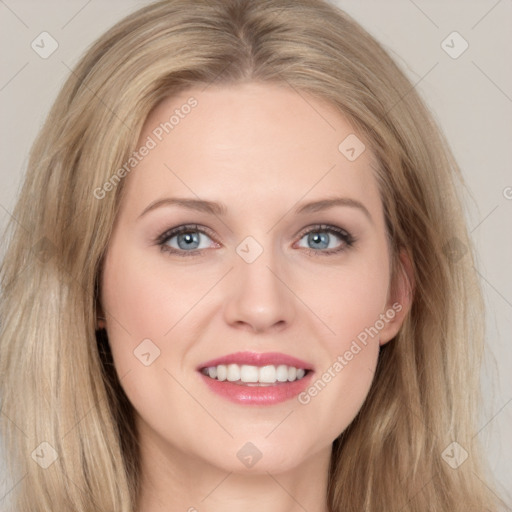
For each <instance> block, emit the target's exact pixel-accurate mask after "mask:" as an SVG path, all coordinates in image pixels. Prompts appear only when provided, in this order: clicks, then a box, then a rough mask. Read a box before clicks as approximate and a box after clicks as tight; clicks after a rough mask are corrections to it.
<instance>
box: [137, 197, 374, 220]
mask: <svg viewBox="0 0 512 512" xmlns="http://www.w3.org/2000/svg"><path fill="white" fill-rule="evenodd" d="M162 206H181V207H182V208H186V209H188V210H193V211H198V212H204V213H209V214H212V215H218V216H223V215H226V213H227V211H228V209H227V207H226V205H225V204H223V203H216V202H214V201H207V200H205V199H191V198H185V197H166V198H164V199H157V200H156V201H153V202H152V203H150V204H149V205H148V206H146V208H144V210H143V211H142V213H141V214H140V215H139V217H138V218H139V219H140V218H141V217H143V216H144V215H146V214H147V213H148V212H150V211H152V210H155V209H157V208H160V207H162ZM336 206H348V207H351V208H356V209H358V210H360V211H361V212H362V213H364V215H365V216H366V217H367V218H368V220H369V221H370V222H371V223H372V224H373V219H372V216H371V214H370V212H369V211H368V209H367V208H366V206H365V205H364V204H363V203H361V201H358V200H357V199H352V198H350V197H329V198H325V199H320V200H317V201H311V202H309V203H304V204H301V205H299V206H298V207H297V208H295V209H294V210H293V212H294V214H296V215H297V214H304V213H314V212H319V211H324V210H328V209H330V208H334V207H336Z"/></svg>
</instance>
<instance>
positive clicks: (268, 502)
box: [137, 438, 330, 512]
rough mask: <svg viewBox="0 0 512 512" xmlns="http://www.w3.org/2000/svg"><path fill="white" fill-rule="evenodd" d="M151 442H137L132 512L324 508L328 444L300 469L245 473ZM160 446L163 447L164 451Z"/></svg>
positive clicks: (319, 510)
mask: <svg viewBox="0 0 512 512" xmlns="http://www.w3.org/2000/svg"><path fill="white" fill-rule="evenodd" d="M159 444H160V443H159V442H158V441H155V440H148V439H147V438H146V440H145V441H144V442H143V443H141V447H140V448H141V471H142V481H141V493H140V497H139V504H138V507H137V512H169V511H176V510H177V511H183V512H202V511H204V510H208V512H239V511H240V510H244V511H245V512H261V510H264V511H265V512H299V511H300V512H303V511H304V510H307V511H308V512H327V510H328V507H327V481H328V470H329V461H330V447H329V448H328V449H324V450H323V451H320V452H318V453H316V454H314V455H313V456H311V457H310V458H309V459H307V460H305V461H303V462H302V463H301V464H300V467H296V468H293V469H289V470H287V471H284V472H283V471H279V468H275V469H274V470H271V469H272V468H268V469H260V470H257V466H256V465H255V466H254V468H253V469H251V470H248V471H247V472H237V471H235V470H233V471H230V470H228V469H223V468H219V467H216V466H214V465H212V464H210V463H208V462H207V461H205V460H203V459H201V458H199V457H197V456H195V455H190V453H185V452H184V451H182V450H179V449H177V448H176V447H169V446H166V447H165V448H164V447H163V446H161V445H159ZM163 448H164V449H163Z"/></svg>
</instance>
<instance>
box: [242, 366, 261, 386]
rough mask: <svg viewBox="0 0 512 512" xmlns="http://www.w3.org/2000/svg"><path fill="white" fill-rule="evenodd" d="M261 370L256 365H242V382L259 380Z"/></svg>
mask: <svg viewBox="0 0 512 512" xmlns="http://www.w3.org/2000/svg"><path fill="white" fill-rule="evenodd" d="M259 377H260V376H259V371H258V368H257V367H256V366H249V365H248V364H244V365H242V367H241V368H240V380H241V381H242V382H258V379H259Z"/></svg>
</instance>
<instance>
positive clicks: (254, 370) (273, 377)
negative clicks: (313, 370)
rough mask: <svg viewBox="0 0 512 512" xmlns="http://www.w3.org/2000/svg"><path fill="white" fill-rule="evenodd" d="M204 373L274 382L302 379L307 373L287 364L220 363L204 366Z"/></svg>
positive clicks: (236, 379) (213, 375)
mask: <svg viewBox="0 0 512 512" xmlns="http://www.w3.org/2000/svg"><path fill="white" fill-rule="evenodd" d="M202 373H203V374H205V375H208V376H209V377H210V378H211V379H216V380H219V381H225V380H228V381H229V382H243V383H249V384H250V383H261V384H274V383H276V382H293V381H295V380H300V379H302V378H303V377H304V376H305V375H306V370H304V369H303V368H296V367H295V366H287V365H285V364H280V365H278V366H274V365H272V364H270V365H266V366H253V365H249V364H243V365H238V364H228V365H225V364H219V365H218V366H210V367H208V368H204V369H203V370H202Z"/></svg>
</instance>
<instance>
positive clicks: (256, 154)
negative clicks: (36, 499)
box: [102, 83, 410, 512]
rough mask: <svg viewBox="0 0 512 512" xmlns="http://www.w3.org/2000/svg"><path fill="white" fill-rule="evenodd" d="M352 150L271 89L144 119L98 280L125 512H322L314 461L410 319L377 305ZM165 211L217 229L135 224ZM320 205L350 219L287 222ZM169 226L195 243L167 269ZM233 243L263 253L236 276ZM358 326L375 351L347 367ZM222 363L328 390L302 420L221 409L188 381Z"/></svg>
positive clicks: (374, 247)
mask: <svg viewBox="0 0 512 512" xmlns="http://www.w3.org/2000/svg"><path fill="white" fill-rule="evenodd" d="M191 96H193V97H194V98H195V99H196V100H197V106H195V107H194V108H193V109H191V111H190V113H189V114H187V115H185V116H183V118H180V121H179V124H176V126H174V128H173V129H172V131H171V132H170V133H169V134H164V136H163V137H162V140H161V141H159V140H157V139H156V138H155V136H154V130H155V128H157V127H158V126H159V124H160V123H162V122H165V121H168V120H169V117H170V116H171V115H172V113H173V111H174V110H175V109H176V108H179V107H180V106H181V105H183V104H185V103H186V102H187V99H188V98H190V97H191ZM306 100H307V101H306ZM353 133H354V130H353V129H352V128H351V126H350V125H349V124H348V123H347V121H346V120H345V119H344V118H343V117H342V116H341V115H340V114H339V113H337V112H336V111H335V110H334V108H333V107H332V106H331V105H329V104H327V103H325V102H323V101H321V100H318V99H316V98H313V97H311V96H308V95H307V94H305V93H301V95H299V94H297V92H295V91H294V90H293V89H291V88H290V87H288V86H286V85H283V86H279V85H269V84H256V83H247V84H243V85H233V86H219V87H213V86H210V87H208V88H207V89H205V90H203V89H202V88H199V87H197V88H193V89H190V90H188V91H185V92H183V93H181V94H180V95H178V96H174V97H172V98H170V99H168V100H165V101H164V102H163V103H161V104H160V105H159V106H158V107H157V108H156V109H155V110H154V111H153V112H152V113H151V115H150V116H149V118H148V119H147V121H146V124H145V127H144V129H143V133H142V134H141V137H140V145H142V144H144V141H146V140H147V137H148V136H151V137H152V138H153V139H155V140H156V142H157V144H156V147H154V148H153V149H151V151H150V152H149V154H148V155H147V156H145V158H144V159H143V160H142V161H141V162H140V163H139V164H138V166H137V167H136V169H134V170H133V171H132V172H131V173H130V174H129V175H128V176H127V177H126V178H125V182H124V186H125V187H126V188H125V191H124V192H125V196H124V198H123V201H122V203H121V208H120V212H119V215H118V218H117V222H116V225H115V227H114V231H113V236H112V239H111V242H110V245H109V248H108V252H107V257H106V262H105V271H104V275H103V280H102V304H103V307H104V311H105V313H104V314H105V318H106V322H105V326H106V328H107V332H108V336H109V340H110V345H111V348H112V352H113V356H114V362H115V365H116V369H117V372H118V375H119V376H120V378H121V379H122V381H121V382H122V385H123V388H124V389H125V391H126V393H127V395H128V397H129V399H130V401H131V402H132V404H133V406H134V408H135V410H136V414H137V415H136V420H137V428H138V432H139V437H140V446H141V457H142V459H141V464H142V473H143V479H142V494H141V498H140V502H139V506H138V512H161V511H168V510H173V511H174V510H182V511H187V510H189V511H193V510H197V511H203V510H208V511H212V512H216V511H222V512H230V511H236V512H239V511H240V510H245V511H249V512H252V511H254V512H256V511H260V510H262V509H264V510H265V511H266V512H284V511H287V512H288V511H296V510H297V511H299V510H304V509H306V510H308V511H309V512H325V511H326V510H327V501H326V488H327V471H328V465H329V459H330V452H331V444H332V442H333V441H334V439H335V438H336V437H337V436H338V435H339V434H340V433H341V432H343V430H345V429H346V427H347V426H348V425H349V424H350V423H351V421H352V420H353V419H354V417H355V415H356V414H357V412H358V411H359V409H360V407H361V405H362V404H363V402H364V400H365V398H366V396H367V393H368V390H369V388H370V384H371V382H372V379H373V375H374V371H375V367H376V362H377V358H378V352H379V346H380V345H382V344H384V343H387V342H389V341H390V340H391V339H392V338H393V337H394V336H395V335H396V333H397V332H398V330H399V328H400V325H401V324H402V322H403V318H404V315H405V314H406V312H407V311H408V309H409V307H410V294H409V292H408V287H407V280H406V279H405V278H404V277H403V276H400V277H399V281H398V283H397V284H398V286H397V287H396V290H395V292H394V293H393V294H392V293H391V281H390V255H389V250H388V245H387V240H386V232H385V222H384V214H383V207H382V202H381V199H380V195H379V190H378V187H377V182H376V179H375V177H374V171H373V170H372V167H371V166H372V163H373V156H372V154H371V152H370V150H369V149H368V148H367V149H366V150H365V151H364V152H363V153H362V154H361V155H360V156H359V157H358V158H356V159H355V160H354V161H349V159H347V158H346V156H345V155H344V154H342V153H341V152H340V150H339V149H338V146H339V144H340V143H341V142H342V141H343V140H344V139H345V138H346V137H347V136H348V135H350V134H353ZM373 165H374V164H373ZM176 197H181V198H189V199H195V200H197V199H201V200H208V201H214V202H221V203H223V204H224V205H225V206H226V208H227V211H226V213H225V214H224V215H220V214H219V213H217V214H212V213H208V212H206V211H193V210H191V209H186V208H184V207H182V206H179V205H169V204H163V205H160V206H157V207H154V208H152V209H151V210H149V211H147V212H146V213H144V214H143V215H142V212H144V210H145V209H146V208H148V206H149V205H151V204H152V203H154V202H155V201H158V200H160V199H165V198H176ZM333 197H342V198H349V199H350V200H352V203H351V204H348V203H346V204H343V205H338V206H334V207H332V208H329V209H325V210H321V211H309V212H303V213H296V212H295V210H296V209H297V208H298V207H299V206H300V205H302V204H304V203H307V202H311V201H318V200H320V199H326V198H333ZM356 203H357V204H360V205H362V207H361V206H354V205H355V204H356ZM365 210H366V211H365ZM185 224H186V225H189V224H194V225H198V226H199V231H197V229H196V230H195V231H194V230H191V231H192V232H193V233H194V234H195V236H196V237H197V238H196V240H199V244H198V245H197V248H196V249H195V250H194V252H195V255H191V254H187V252H188V253H190V252H192V249H188V248H187V247H186V245H185V244H184V243H183V241H184V237H183V235H175V236H173V237H171V238H169V239H168V240H166V241H164V242H163V244H162V245H163V247H166V248H167V249H170V250H174V251H177V252H180V253H181V254H184V256H180V255H178V254H177V253H173V252H168V251H165V250H162V246H161V245H159V244H158V242H157V241H156V240H157V239H158V238H159V237H160V235H162V234H163V233H165V232H166V231H168V230H169V229H171V228H174V227H177V226H181V225H185ZM317 225H328V226H334V227H337V228H340V229H342V230H344V232H348V234H349V235H350V237H349V238H347V237H342V236H340V235H338V234H336V233H333V232H331V231H329V230H327V231H326V230H325V229H322V228H318V227H316V228H315V226H317ZM203 228H205V229H206V231H205V232H201V230H202V229H203ZM309 228H311V234H310V235H309V236H308V229H309ZM315 234H316V237H315ZM180 236H181V238H180ZM246 237H252V239H254V240H255V241H256V242H257V244H259V246H260V247H261V249H262V252H261V254H260V255H259V256H258V257H257V258H256V259H255V260H254V261H252V262H251V263H248V262H247V261H246V260H245V259H244V258H242V257H241V256H240V254H242V253H238V252H237V247H239V246H240V244H241V243H242V242H244V240H245V243H247V240H246ZM319 239H321V241H325V242H326V243H325V245H322V244H321V243H319V242H318V240H319ZM188 240H190V239H188ZM161 241H162V239H160V242H161ZM180 241H181V245H180V244H179V243H178V242H180ZM251 243H253V242H251ZM242 247H244V248H246V249H247V252H248V253H250V252H251V251H253V253H252V254H254V251H255V250H257V245H247V246H245V245H242ZM336 249H340V250H339V251H338V252H337V253H334V252H331V253H330V254H326V251H334V250H336ZM308 251H309V252H308ZM393 305H395V306H393ZM397 305H398V306H397ZM390 311H393V315H391V313H390ZM382 315H385V318H384V320H385V321H382V320H381V322H380V323H379V324H377V323H376V322H377V321H378V320H379V318H380V319H382V318H383V316H382ZM391 316H392V318H390V317H391ZM381 324H383V327H382V328H380V326H381ZM375 325H378V329H377V330H378V334H377V335H374V336H370V337H368V339H367V343H366V344H365V345H363V344H362V343H359V346H360V348H361V350H360V351H358V352H357V353H354V352H355V350H354V348H353V347H354V345H353V341H354V340H356V339H357V336H358V335H360V334H361V333H362V332H364V330H365V329H366V328H369V327H370V326H375ZM145 339H149V340H151V343H150V344H148V345H147V346H146V347H149V348H148V349H147V350H146V352H145V353H146V354H147V353H148V350H149V353H150V354H151V356H150V357H151V358H153V357H154V354H155V353H156V352H154V350H156V349H154V348H152V347H153V346H155V347H158V349H159V350H160V354H159V356H158V357H157V358H156V359H155V360H154V361H153V362H152V363H151V364H150V365H148V366H146V365H145V364H143V363H142V362H141V360H140V359H139V358H137V357H135V355H134V351H137V347H138V346H139V345H140V344H141V342H142V340H145ZM146 343H148V342H146ZM351 347H352V348H351ZM239 351H252V352H257V353H262V352H281V353H284V354H287V355H292V356H295V357H298V358H300V359H302V360H304V361H307V362H308V363H309V364H310V365H311V367H312V368H313V369H314V373H315V375H314V377H315V379H313V381H315V380H316V379H317V378H322V375H324V373H325V372H327V373H329V374H330V376H331V378H330V379H328V378H327V377H326V378H325V380H328V382H327V383H326V385H325V386H324V387H323V388H322V389H321V390H320V391H317V393H316V394H315V393H314V392H312V393H313V394H314V396H311V394H307V395H303V398H304V397H305V398H304V400H303V401H302V403H301V401H299V400H298V398H297V397H294V398H291V399H288V400H285V401H283V402H281V403H276V404H272V405H247V404H237V403H233V402H231V401H229V400H226V399H225V398H224V397H222V396H219V395H218V394H216V393H214V392H212V391H211V390H210V389H209V388H208V386H206V385H205V384H204V379H203V377H202V376H201V374H200V373H199V371H198V370H197V368H198V366H199V365H201V363H203V362H205V361H208V360H211V359H214V358H217V357H220V356H224V355H226V354H230V353H233V352H239ZM347 351H349V352H352V354H353V356H352V357H350V356H349V357H350V359H348V360H347V357H345V356H344V354H346V353H347ZM340 355H341V357H342V358H343V360H344V361H345V363H346V364H342V365H341V363H340V360H339V359H338V357H339V356H340ZM145 357H146V359H148V358H149V356H145ZM336 361H338V363H340V365H341V366H342V369H341V370H340V366H339V365H338V366H336V365H335V362H336ZM308 397H309V399H308ZM304 402H307V403H304ZM248 442H250V443H252V444H253V445H254V446H255V447H256V448H257V452H259V453H260V454H261V458H260V459H259V460H258V461H257V463H255V464H254V465H253V466H252V467H247V465H246V464H244V463H243V461H242V460H241V459H240V457H238V456H237V453H239V450H240V449H241V448H242V447H243V446H244V445H246V443H248ZM251 449H252V448H251ZM257 452H256V451H255V452H254V453H255V454H256V453H257Z"/></svg>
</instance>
